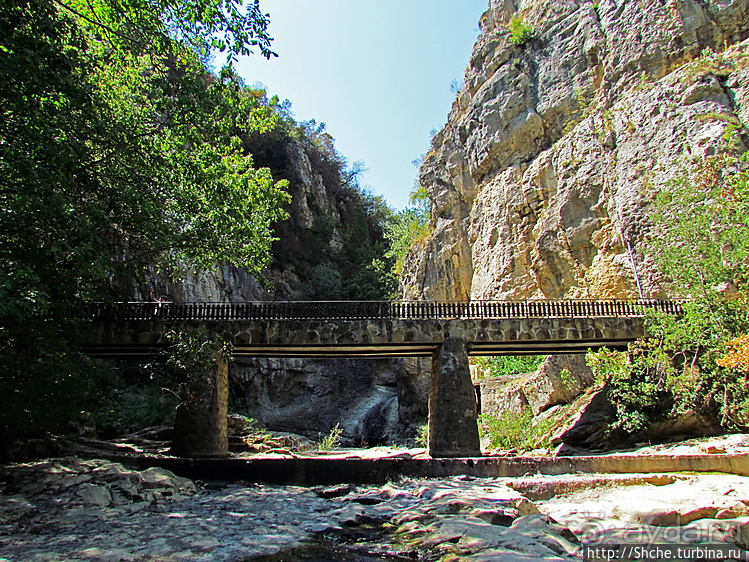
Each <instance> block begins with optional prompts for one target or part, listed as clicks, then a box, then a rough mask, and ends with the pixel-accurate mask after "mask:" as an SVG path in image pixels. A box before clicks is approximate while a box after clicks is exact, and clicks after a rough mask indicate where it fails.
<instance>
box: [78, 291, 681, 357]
mask: <svg viewBox="0 0 749 562" xmlns="http://www.w3.org/2000/svg"><path fill="white" fill-rule="evenodd" d="M647 310H656V311H661V312H664V313H667V314H681V313H682V309H681V305H680V303H678V302H668V301H527V302H493V301H473V302H358V303H357V302H354V303H352V302H269V303H239V304H236V303H182V304H176V303H169V304H166V305H164V304H161V305H159V304H157V303H114V304H101V305H96V306H95V307H93V308H92V311H91V314H90V322H89V330H88V340H87V345H86V347H85V350H86V351H87V352H88V353H91V354H92V355H97V356H110V357H111V356H119V357H122V356H139V355H144V354H151V353H155V352H157V351H158V350H159V349H161V348H163V347H164V346H165V345H166V344H167V338H166V334H167V333H168V332H169V331H171V330H183V329H187V328H195V327H196V326H202V327H204V328H205V329H206V330H207V331H208V332H209V333H211V334H214V335H216V336H219V337H222V338H223V339H225V340H226V341H229V342H231V343H232V344H233V346H234V355H237V356H242V355H247V356H254V357H317V358H325V357H393V356H394V357H404V356H430V355H432V354H433V353H434V352H435V350H436V349H437V348H438V347H439V346H440V345H441V343H442V341H444V339H445V338H446V337H460V338H463V339H465V340H466V343H467V350H468V353H469V354H471V355H520V354H529V353H547V354H553V353H584V352H585V351H587V350H588V349H589V348H599V347H601V346H604V345H605V346H607V347H610V348H616V349H621V348H625V347H626V345H627V344H628V343H629V342H631V341H634V340H635V339H636V338H637V337H640V336H642V335H643V334H644V322H643V317H644V315H645V313H646V311H647Z"/></svg>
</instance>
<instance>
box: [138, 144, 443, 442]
mask: <svg viewBox="0 0 749 562" xmlns="http://www.w3.org/2000/svg"><path fill="white" fill-rule="evenodd" d="M258 148H259V150H258V154H257V155H255V160H256V165H258V166H269V167H271V171H272V173H273V177H274V179H281V178H284V179H288V180H289V193H290V194H291V196H292V200H291V204H290V205H289V207H288V209H287V210H288V213H289V218H288V219H287V220H285V221H283V222H281V223H279V224H277V225H276V227H275V232H276V236H277V237H278V238H279V241H278V242H277V243H276V244H274V247H273V260H272V263H271V265H270V266H269V268H268V269H267V270H266V272H265V274H266V277H267V278H268V280H269V281H270V282H271V285H270V286H271V288H270V289H268V288H266V286H267V285H266V286H264V285H263V284H261V283H260V282H259V281H258V280H257V279H256V278H255V277H253V276H252V275H250V274H249V273H248V272H247V271H246V270H244V269H241V268H237V267H234V266H230V265H224V266H222V267H218V268H215V269H213V270H211V271H208V272H203V273H201V274H193V273H191V272H189V271H188V272H183V273H181V274H179V275H176V276H174V277H169V276H166V275H163V274H154V275H153V276H152V278H151V283H150V284H149V285H143V286H140V287H138V288H136V289H135V291H134V293H133V298H134V299H136V300H146V299H147V298H148V292H149V288H150V286H153V287H154V289H155V293H156V295H157V296H161V295H165V296H166V297H167V299H168V300H170V301H175V302H185V301H199V302H203V301H212V302H246V301H265V300H304V299H305V298H306V297H307V296H308V295H307V294H306V292H307V290H308V288H307V286H306V285H305V277H306V276H307V274H308V273H309V270H310V269H313V268H314V267H315V266H319V265H321V264H323V265H326V266H327V265H329V264H330V261H326V258H327V257H328V256H329V255H330V254H333V253H335V252H336V251H337V250H339V249H340V248H341V246H342V243H343V239H344V236H345V229H346V225H345V224H344V223H345V217H344V216H343V215H346V214H349V215H351V214H353V213H352V212H351V207H352V202H351V201H350V199H348V198H347V195H346V194H345V193H341V192H340V191H338V192H336V187H334V186H330V185H326V182H325V179H324V177H323V175H322V174H321V173H320V171H319V170H317V169H316V167H315V165H314V164H313V162H312V160H311V158H310V156H309V154H308V153H307V152H306V151H305V149H304V147H303V146H302V145H301V144H300V143H299V142H291V143H287V144H283V143H275V144H273V145H270V146H268V145H260V146H259V147H258ZM253 154H254V153H253ZM321 225H322V227H321ZM323 229H324V231H325V232H324V237H322V236H319V234H320V231H321V230H323ZM321 240H324V244H325V245H327V247H326V248H320V247H316V246H319V244H320V241H321ZM313 246H315V247H313ZM415 364H416V360H414V359H404V360H401V359H392V360H390V359H379V360H367V359H365V360H351V359H343V360H340V359H339V360H335V359H331V360H302V359H265V358H257V359H252V358H239V359H237V360H236V361H234V362H233V363H232V364H231V365H230V368H229V389H230V403H231V406H232V407H233V411H234V412H236V413H241V414H244V415H248V416H249V417H252V418H254V419H256V420H257V421H258V422H260V423H261V424H262V425H264V426H265V427H267V428H268V429H271V430H275V431H291V432H295V433H300V434H303V435H306V436H307V437H309V438H312V439H316V438H318V437H319V436H321V435H322V436H327V435H328V433H329V431H330V430H331V428H332V427H334V426H335V425H336V424H339V426H340V427H341V428H342V429H343V434H342V437H343V439H344V441H345V442H346V443H348V444H354V445H365V444H366V445H378V444H384V443H392V442H402V441H404V440H406V439H409V438H413V437H414V436H415V435H416V434H417V431H418V427H419V426H420V425H421V424H422V423H424V422H425V421H426V418H427V401H428V380H429V379H428V373H427V372H425V371H423V370H421V369H416V368H415V367H414V365H415Z"/></svg>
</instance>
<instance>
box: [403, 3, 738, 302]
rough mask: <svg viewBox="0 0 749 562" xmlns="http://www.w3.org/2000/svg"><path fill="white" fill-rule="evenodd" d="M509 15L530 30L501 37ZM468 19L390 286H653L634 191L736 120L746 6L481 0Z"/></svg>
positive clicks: (566, 292) (720, 137)
mask: <svg viewBox="0 0 749 562" xmlns="http://www.w3.org/2000/svg"><path fill="white" fill-rule="evenodd" d="M513 18H520V20H521V21H522V22H523V23H525V24H526V25H529V26H531V27H532V28H533V30H534V39H533V40H531V41H530V42H528V43H527V44H525V45H521V46H516V45H513V44H512V43H511V32H510V30H509V25H510V22H511V20H512V19H513ZM480 26H481V35H480V37H479V39H478V41H477V42H476V45H475V47H474V50H473V54H472V57H471V61H470V64H469V65H468V68H467V70H466V75H465V84H464V86H463V88H462V90H461V91H460V92H459V93H458V95H457V98H456V100H455V102H454V103H453V108H452V111H451V112H450V114H449V117H448V121H447V124H446V125H445V127H444V128H443V129H442V130H441V131H440V132H439V133H438V134H437V135H436V136H435V137H434V139H433V142H432V149H431V150H430V152H429V153H428V154H427V155H426V157H425V159H424V162H423V164H422V168H421V174H420V182H421V185H422V186H423V187H424V188H425V189H426V190H427V193H428V194H429V197H430V200H431V208H432V226H433V227H434V229H433V233H432V235H431V236H430V237H429V238H428V239H427V240H426V241H425V242H424V243H423V244H422V245H420V246H419V247H417V248H415V250H414V251H413V252H412V253H411V255H410V256H409V257H408V259H407V262H406V265H405V268H404V275H403V278H402V285H401V291H402V293H403V295H404V296H409V297H416V298H429V299H455V298H463V299H464V298H472V299H524V298H585V297H592V298H605V297H632V296H637V295H638V287H637V279H636V277H637V276H639V279H640V285H641V291H642V293H643V294H644V295H645V296H646V297H656V296H662V295H663V289H662V287H661V283H660V280H659V278H658V276H657V274H656V273H655V271H654V269H653V266H652V264H651V263H649V261H648V260H647V259H646V258H645V257H644V253H643V242H644V238H645V234H646V233H647V231H648V228H649V224H650V223H649V219H648V201H649V200H650V199H651V197H652V194H653V193H654V191H656V190H658V189H659V188H660V187H661V186H663V185H665V184H666V183H667V182H669V181H671V180H673V179H674V178H676V177H678V176H679V174H681V173H683V172H684V170H686V169H688V168H689V166H690V163H691V162H692V160H693V159H694V158H697V157H700V156H703V155H705V154H710V153H711V152H712V151H714V150H716V148H721V147H724V146H726V143H727V142H728V141H727V140H726V139H727V138H728V135H727V132H729V133H730V129H729V128H730V127H732V126H735V124H737V123H742V122H746V117H747V113H748V112H749V105H748V104H747V102H746V100H747V96H748V95H749V89H748V88H747V80H746V76H747V72H748V71H747V60H748V59H747V58H746V56H745V54H744V53H747V52H749V45H747V44H745V43H743V42H742V41H744V39H745V38H746V37H747V34H748V32H749V2H747V1H735V2H730V1H721V2H696V1H686V2H684V1H681V2H676V1H667V2H651V1H646V0H642V1H629V2H622V1H612V0H602V1H600V2H592V1H565V2H558V1H553V2H552V1H539V0H535V1H531V0H520V1H512V0H491V2H490V6H489V9H488V11H487V12H486V13H485V14H484V15H483V17H482V19H481V22H480ZM732 142H733V143H734V147H735V148H736V149H741V148H745V147H744V144H743V141H742V138H741V135H734V136H733V139H732Z"/></svg>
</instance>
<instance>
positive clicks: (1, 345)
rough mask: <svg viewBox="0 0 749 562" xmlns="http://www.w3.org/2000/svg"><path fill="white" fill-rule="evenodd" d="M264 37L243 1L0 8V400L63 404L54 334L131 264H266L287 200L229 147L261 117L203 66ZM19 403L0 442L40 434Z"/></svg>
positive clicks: (65, 367) (255, 9)
mask: <svg viewBox="0 0 749 562" xmlns="http://www.w3.org/2000/svg"><path fill="white" fill-rule="evenodd" d="M266 27H267V16H264V15H262V14H261V13H260V12H259V4H258V3H257V2H255V3H254V4H252V5H251V6H250V10H249V12H246V13H245V12H241V11H240V4H239V3H237V2H234V1H233V0H228V1H225V0H193V1H190V2H186V3H180V4H174V3H170V2H167V1H158V2H140V1H138V0H130V1H126V2H120V1H117V0H93V1H88V0H87V1H86V2H82V1H79V0H69V1H64V2H63V1H59V2H52V1H49V0H8V1H7V2H4V3H3V4H2V6H0V30H2V31H1V32H0V33H1V34H2V35H0V76H1V77H2V78H1V79H0V80H1V82H2V84H3V87H2V88H0V115H2V119H0V170H2V174H0V352H1V353H2V354H3V356H4V363H3V367H2V372H1V373H0V377H1V378H0V386H1V387H2V388H0V390H1V391H2V392H1V393H2V394H3V396H4V399H8V400H10V401H12V402H13V404H14V405H16V404H20V405H23V404H26V405H28V404H30V402H31V401H33V400H37V399H39V400H41V398H42V397H45V396H46V397H47V398H48V400H47V407H50V408H51V405H50V404H51V403H52V402H55V401H57V402H58V403H61V404H64V403H65V400H62V401H60V399H59V393H58V394H57V395H56V394H55V392H56V390H57V389H59V388H62V387H64V386H65V385H64V384H62V381H64V380H73V379H75V380H77V381H78V382H81V381H82V380H83V379H82V378H81V377H78V378H75V377H74V373H75V372H78V373H79V374H80V372H81V371H83V372H88V371H90V369H89V367H86V366H84V367H82V368H81V369H78V370H77V369H76V365H80V364H81V363H86V360H85V359H84V358H80V357H78V356H77V354H76V353H75V351H74V350H75V345H74V344H75V342H74V337H73V336H74V334H75V332H76V331H75V330H73V329H71V328H70V326H69V324H68V323H69V322H70V321H72V320H73V319H75V318H77V315H78V314H79V312H78V310H79V308H80V306H81V305H82V304H85V302H87V301H89V300H92V299H95V298H102V297H109V298H111V297H112V296H115V295H122V294H124V293H126V292H127V288H128V284H129V283H130V282H131V281H132V280H133V279H134V278H136V276H137V275H138V273H139V272H140V271H142V270H143V269H144V268H145V267H146V266H149V265H152V264H154V263H159V264H161V265H162V266H174V265H176V264H185V263H186V264H189V265H191V266H193V267H196V268H204V267H207V266H208V265H210V264H213V263H216V262H219V261H224V260H225V261H229V262H231V263H235V264H237V265H241V266H243V267H246V268H247V269H249V270H250V271H251V272H254V273H259V272H260V271H261V269H262V268H263V267H264V266H265V265H266V264H267V263H268V261H269V259H270V247H271V244H272V242H273V239H274V235H273V232H272V224H273V223H274V222H275V221H278V220H280V219H281V218H283V217H284V212H283V210H282V204H283V203H284V202H286V201H287V200H288V196H287V195H286V193H285V191H284V187H285V184H284V183H278V182H274V180H273V178H272V177H271V174H270V172H269V171H268V170H267V169H256V168H255V167H254V165H253V160H252V157H251V156H250V155H249V154H248V153H246V152H245V151H244V150H243V148H242V143H241V139H240V136H241V134H242V133H243V132H245V131H260V132H262V131H263V130H267V129H268V128H269V127H271V126H272V122H273V119H274V118H275V116H274V115H273V113H272V112H269V111H268V109H267V107H265V106H264V105H263V104H260V103H258V100H257V98H256V97H255V96H254V95H253V92H252V91H251V90H249V89H247V88H246V87H245V86H244V85H243V84H242V81H241V80H240V79H239V77H238V76H237V75H236V74H235V73H234V72H233V70H232V69H231V67H225V68H224V69H222V70H221V71H220V72H219V74H218V75H215V74H212V73H211V72H209V70H208V68H207V67H206V64H205V62H206V60H207V58H208V55H209V54H210V52H211V51H212V50H219V51H220V50H222V49H223V50H224V51H226V52H228V53H229V55H230V59H231V57H232V56H236V55H239V54H243V53H246V52H248V51H249V50H250V49H252V48H259V49H260V51H261V52H262V53H263V54H265V55H266V56H270V54H272V53H271V52H270V50H269V42H270V38H269V37H268V35H267V32H266ZM53 370H54V372H51V371H53ZM24 371H25V372H24ZM22 376H26V377H28V379H29V382H28V384H20V382H19V381H20V379H21V377H22ZM71 377H72V378H71ZM50 379H54V380H50ZM84 386H85V385H84ZM22 389H27V390H25V391H24V390H22ZM34 392H36V393H37V394H36V396H33V397H32V394H34ZM75 392H78V393H79V394H80V398H81V399H83V398H84V396H85V395H86V392H84V391H82V390H76V391H75ZM22 394H23V395H22ZM32 398H33V400H32ZM4 402H5V400H4ZM5 406H6V404H5V403H4V404H3V408H2V410H3V413H6V412H9V411H10V410H11V409H12V408H10V407H8V408H6V407H5ZM19 407H20V410H19V412H20V413H19V416H18V417H17V418H16V419H13V420H11V421H9V420H10V418H9V417H8V416H3V419H2V420H0V421H2V425H3V428H2V429H3V430H4V432H8V431H10V429H9V424H10V423H11V422H12V423H13V424H15V425H16V426H23V425H24V424H29V425H41V426H43V425H44V423H40V424H35V423H32V418H34V416H37V413H38V412H39V411H41V410H43V409H44V408H43V407H42V405H41V404H39V405H37V406H34V407H33V408H32V407H31V406H29V407H28V408H25V407H23V406H19ZM32 409H33V410H34V412H36V413H34V412H32V411H31V410H32ZM16 429H17V428H16Z"/></svg>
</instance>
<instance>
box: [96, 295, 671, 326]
mask: <svg viewBox="0 0 749 562" xmlns="http://www.w3.org/2000/svg"><path fill="white" fill-rule="evenodd" d="M647 310H654V311H659V312H662V313H665V314H672V315H681V314H683V312H684V311H683V309H682V303H681V301H662V300H529V301H269V302H262V301H256V302H245V303H228V302H185V303H176V302H167V303H163V302H162V303H151V302H119V303H97V304H93V305H91V307H90V309H89V319H91V320H93V321H110V322H111V321H115V322H117V321H128V320H162V321H167V320H168V321H241V320H345V319H348V320H409V319H414V320H448V319H472V320H483V319H488V320H498V319H507V318H581V317H583V318H584V317H588V318H591V317H595V318H601V317H639V316H643V315H644V314H645V311H647Z"/></svg>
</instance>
